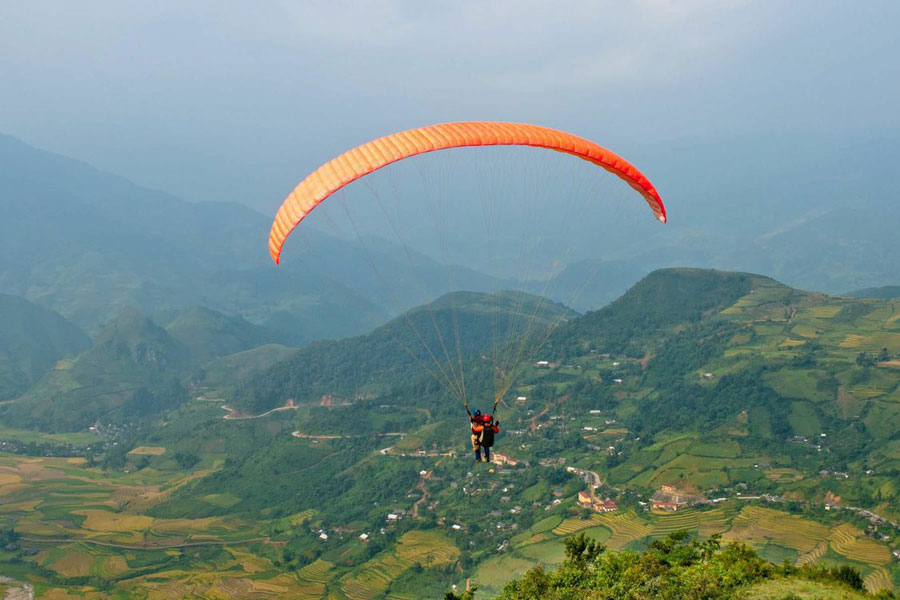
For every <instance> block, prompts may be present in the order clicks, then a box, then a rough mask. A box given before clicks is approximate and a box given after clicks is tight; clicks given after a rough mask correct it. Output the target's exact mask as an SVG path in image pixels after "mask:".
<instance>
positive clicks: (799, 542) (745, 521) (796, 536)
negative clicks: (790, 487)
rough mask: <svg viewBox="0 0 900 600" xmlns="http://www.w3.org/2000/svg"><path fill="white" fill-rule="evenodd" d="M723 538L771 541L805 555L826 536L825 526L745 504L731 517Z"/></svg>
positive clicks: (758, 541)
mask: <svg viewBox="0 0 900 600" xmlns="http://www.w3.org/2000/svg"><path fill="white" fill-rule="evenodd" d="M723 538H724V539H725V540H729V541H730V540H736V541H746V542H750V543H764V542H769V543H774V544H777V545H779V546H784V547H786V548H791V549H793V550H796V551H797V552H798V553H801V554H805V553H807V552H811V551H812V550H814V549H815V547H816V545H818V544H819V542H821V541H824V540H827V539H828V538H829V531H828V528H827V527H825V526H824V525H821V524H819V523H815V522H813V521H809V520H806V519H803V518H801V517H800V516H798V515H791V514H789V513H786V512H782V511H780V510H773V509H771V508H762V507H759V506H745V507H744V508H743V509H742V510H741V512H740V513H738V515H737V516H736V517H735V518H734V521H733V522H732V525H731V529H729V530H728V531H727V532H725V534H724V536H723Z"/></svg>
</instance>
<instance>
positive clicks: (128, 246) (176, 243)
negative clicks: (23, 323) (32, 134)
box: [0, 135, 498, 345]
mask: <svg viewBox="0 0 900 600" xmlns="http://www.w3.org/2000/svg"><path fill="white" fill-rule="evenodd" d="M0 189H2V190H3V191H2V192H0V212H2V213H3V215H4V218H3V219H2V220H0V292H2V293H11V294H15V295H19V296H24V297H26V298H28V299H29V300H31V301H33V302H36V303H38V304H40V305H42V306H46V307H49V308H52V309H54V310H56V311H57V312H59V313H60V314H62V315H63V316H65V317H66V318H68V319H70V320H72V321H73V322H75V323H76V324H78V325H79V326H81V327H83V328H85V329H87V330H91V329H94V328H97V327H98V326H100V325H101V324H102V323H104V322H106V321H107V320H109V319H110V318H111V317H112V316H113V315H115V314H116V313H117V311H119V310H120V309H122V308H123V307H124V306H135V307H138V308H139V309H140V310H141V311H142V312H144V313H146V314H153V313H157V312H159V311H164V310H183V309H185V308H188V307H190V306H204V307H207V308H210V309H212V310H216V311H219V312H223V313H226V314H230V315H241V316H243V317H244V318H246V319H248V320H249V321H251V322H253V323H255V324H257V325H260V326H263V327H267V328H270V329H278V330H279V331H281V332H282V334H283V339H284V340H285V341H287V342H288V343H291V344H295V345H296V344H303V343H307V342H309V341H311V340H315V339H322V338H339V337H345V336H347V335H353V334H357V333H361V332H363V331H367V330H369V329H371V328H372V327H373V326H375V325H378V324H380V323H383V322H384V321H386V320H387V319H388V318H390V317H391V316H393V315H395V314H399V313H401V312H403V311H404V310H406V309H408V308H411V307H412V306H415V305H417V304H421V303H423V302H427V301H430V300H431V299H433V298H435V297H437V296H439V295H441V294H443V293H446V292H448V291H450V290H451V289H453V287H457V286H458V287H457V289H459V288H461V289H475V290H478V289H485V290H487V289H497V287H498V283H497V281H496V280H495V279H493V278H490V277H487V276H485V275H482V274H479V273H477V272H475V271H473V270H471V269H465V268H462V267H444V266H442V265H439V264H438V263H436V262H435V261H433V260H430V259H427V258H426V257H424V256H421V255H417V254H416V253H414V252H409V251H406V250H404V249H401V248H398V247H397V246H396V245H392V244H390V243H387V242H378V243H375V242H369V243H367V244H365V247H363V246H362V245H361V244H360V241H357V242H347V241H345V240H341V239H338V238H335V237H332V236H329V235H327V234H324V233H322V232H320V231H317V230H315V229H313V228H304V231H303V232H302V235H297V236H296V238H297V240H295V241H296V243H298V244H302V245H303V246H304V247H303V248H295V249H294V250H293V251H292V253H291V255H290V257H288V259H287V260H285V261H284V264H283V265H282V266H281V267H279V268H275V267H274V265H272V263H271V260H270V258H269V256H268V253H267V249H266V239H267V236H268V230H269V226H270V224H271V219H270V218H269V217H266V216H264V215H261V214H259V213H257V212H255V211H253V210H251V209H249V208H247V207H245V206H242V205H238V204H231V203H201V204H192V203H188V202H185V201H182V200H180V199H178V198H175V197H173V196H171V195H169V194H166V193H163V192H159V191H154V190H149V189H146V188H142V187H139V186H137V185H135V184H133V183H131V182H129V181H127V180H125V179H123V178H121V177H117V176H114V175H110V174H107V173H103V172H100V171H98V170H96V169H94V168H92V167H90V166H89V165H86V164H84V163H81V162H78V161H76V160H72V159H69V158H65V157H62V156H59V155H56V154H52V153H49V152H44V151H41V150H38V149H35V148H32V147H30V146H28V145H27V144H24V143H23V142H20V141H18V140H16V139H15V138H12V137H9V136H3V135H0ZM370 261H372V262H374V263H375V264H377V265H378V269H379V273H374V272H373V271H372V269H371V267H370ZM385 282H397V283H391V284H390V285H389V286H387V287H386V286H385ZM411 282H414V283H415V285H412V283H411ZM451 286H453V287H451Z"/></svg>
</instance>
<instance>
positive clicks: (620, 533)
mask: <svg viewBox="0 0 900 600" xmlns="http://www.w3.org/2000/svg"><path fill="white" fill-rule="evenodd" d="M597 517H598V518H597V524H599V525H603V526H604V527H607V528H608V529H609V530H610V531H611V532H612V535H611V536H610V538H609V539H608V540H607V541H606V546H607V547H608V548H609V549H611V550H620V549H621V548H623V547H624V546H625V545H626V544H628V543H629V542H632V541H634V540H640V539H643V538H645V537H647V536H648V535H650V533H651V532H652V531H653V528H652V527H650V526H649V525H647V524H646V523H644V522H643V521H642V520H641V519H640V517H638V516H637V515H636V514H635V513H634V512H633V511H628V512H626V513H606V514H603V515H598V516H597Z"/></svg>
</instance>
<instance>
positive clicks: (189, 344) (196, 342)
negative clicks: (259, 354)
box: [166, 307, 278, 364]
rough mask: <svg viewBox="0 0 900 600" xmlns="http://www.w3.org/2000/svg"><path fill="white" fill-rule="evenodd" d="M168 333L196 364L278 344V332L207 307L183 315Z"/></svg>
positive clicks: (174, 322) (170, 327)
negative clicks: (274, 343) (270, 344)
mask: <svg viewBox="0 0 900 600" xmlns="http://www.w3.org/2000/svg"><path fill="white" fill-rule="evenodd" d="M166 331H167V332H168V333H169V335H170V336H172V337H173V338H174V339H175V340H177V341H178V342H179V343H180V344H181V345H182V346H184V347H185V348H187V351H188V354H189V355H190V357H191V362H193V363H195V364H197V363H199V364H204V363H206V362H208V361H210V360H213V359H214V358H218V357H220V356H226V355H228V354H235V353H237V352H242V351H244V350H249V349H250V348H254V347H256V346H261V345H263V344H267V343H270V342H276V341H278V339H277V335H276V334H275V333H273V332H271V331H269V330H267V329H265V328H263V327H260V326H259V325H254V324H252V323H249V322H248V321H246V320H245V319H243V318H241V317H239V316H227V315H223V314H222V313H219V312H216V311H214V310H210V309H208V308H203V307H195V308H191V309H188V310H186V311H184V312H182V313H180V314H179V315H178V316H177V317H176V318H175V320H174V321H172V322H171V323H169V324H168V325H167V326H166Z"/></svg>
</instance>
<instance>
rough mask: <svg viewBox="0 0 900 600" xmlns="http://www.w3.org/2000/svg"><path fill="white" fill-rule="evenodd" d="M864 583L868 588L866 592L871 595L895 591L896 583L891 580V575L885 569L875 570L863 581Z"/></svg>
mask: <svg viewBox="0 0 900 600" xmlns="http://www.w3.org/2000/svg"><path fill="white" fill-rule="evenodd" d="M863 583H864V584H865V586H866V590H868V591H869V593H871V594H875V593H877V592H878V591H879V590H882V589H886V590H893V589H894V581H893V579H892V578H891V574H890V573H889V572H888V571H887V569H884V568H881V569H875V570H874V571H872V572H871V573H869V574H868V575H867V576H866V578H865V579H864V580H863Z"/></svg>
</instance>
